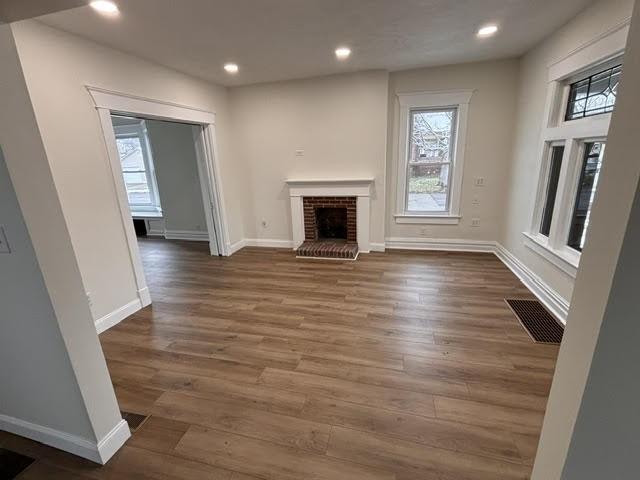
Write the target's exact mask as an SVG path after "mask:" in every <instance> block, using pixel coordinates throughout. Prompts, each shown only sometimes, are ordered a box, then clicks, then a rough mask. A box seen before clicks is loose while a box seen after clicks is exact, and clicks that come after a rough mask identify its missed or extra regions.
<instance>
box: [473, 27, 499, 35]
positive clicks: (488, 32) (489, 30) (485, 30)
mask: <svg viewBox="0 0 640 480" xmlns="http://www.w3.org/2000/svg"><path fill="white" fill-rule="evenodd" d="M497 31H498V26H497V25H485V26H484V27H482V28H481V29H480V30H478V36H479V37H490V36H491V35H495V33H496V32H497Z"/></svg>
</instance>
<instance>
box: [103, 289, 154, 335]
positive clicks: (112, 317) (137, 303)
mask: <svg viewBox="0 0 640 480" xmlns="http://www.w3.org/2000/svg"><path fill="white" fill-rule="evenodd" d="M144 290H146V295H147V296H148V295H149V289H148V288H145V289H144ZM141 292H143V290H141V291H140V292H139V293H141ZM141 296H142V295H141ZM149 303H151V298H150V297H149ZM149 303H147V305H149ZM142 305H143V302H142V301H141V299H140V298H136V299H135V300H132V301H130V302H129V303H127V304H126V305H123V306H122V307H120V308H118V309H117V310H114V311H113V312H111V313H108V314H107V315H105V316H104V317H102V318H99V319H98V320H96V322H95V324H96V330H97V331H98V333H102V332H104V331H105V330H108V329H110V328H111V327H113V326H114V325H117V324H118V323H120V322H121V321H122V320H124V319H125V318H127V317H128V316H129V315H133V314H134V313H136V312H137V311H138V310H140V309H142Z"/></svg>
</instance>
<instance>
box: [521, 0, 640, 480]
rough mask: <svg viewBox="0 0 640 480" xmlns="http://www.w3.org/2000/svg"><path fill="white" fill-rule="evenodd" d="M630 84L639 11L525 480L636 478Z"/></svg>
mask: <svg viewBox="0 0 640 480" xmlns="http://www.w3.org/2000/svg"><path fill="white" fill-rule="evenodd" d="M600 7H602V5H600ZM639 83H640V5H639V6H637V7H636V12H635V13H634V17H633V22H632V24H631V29H630V34H629V44H628V49H627V53H626V57H625V67H624V71H623V74H622V83H621V86H620V89H619V100H618V102H617V106H616V110H615V112H614V113H613V118H612V121H611V129H610V132H609V138H608V140H609V141H608V144H607V161H606V162H604V165H603V168H602V172H601V176H600V184H599V187H598V193H597V195H596V198H595V203H594V205H593V209H592V217H591V223H590V232H589V235H588V237H587V241H586V245H585V248H584V251H583V254H582V259H581V263H582V265H581V267H580V269H579V271H578V276H577V278H576V284H575V292H574V294H573V300H572V304H571V310H570V312H569V318H568V320H567V327H566V330H565V335H564V340H563V342H562V346H561V347H560V354H559V356H558V363H557V367H556V373H555V376H554V379H553V384H552V386H551V393H550V396H549V402H548V404H547V414H546V416H545V419H544V425H543V429H542V435H541V438H540V444H539V447H538V455H537V458H536V462H535V465H534V469H533V475H532V479H533V480H559V479H565V480H600V479H605V478H607V479H609V478H610V479H614V478H615V479H632V478H637V476H638V451H639V450H640V441H639V439H640V437H639V436H638V431H640V416H639V415H638V404H639V402H640V390H639V384H638V364H639V363H640V349H639V348H638V342H639V341H640V328H639V326H638V320H639V318H640V310H639V306H638V305H639V304H638V277H639V276H640V261H639V258H640V257H639V253H638V244H639V242H640V162H639V161H638V149H637V145H638V121H637V117H638V113H637V112H638V108H640V92H639V91H638V88H637V85H638V84H639ZM634 198H635V200H634Z"/></svg>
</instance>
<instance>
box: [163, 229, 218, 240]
mask: <svg viewBox="0 0 640 480" xmlns="http://www.w3.org/2000/svg"><path fill="white" fill-rule="evenodd" d="M164 238H166V239H167V240H191V241H195V242H208V241H209V233H208V232H198V231H191V230H165V231H164Z"/></svg>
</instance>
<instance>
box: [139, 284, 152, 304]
mask: <svg viewBox="0 0 640 480" xmlns="http://www.w3.org/2000/svg"><path fill="white" fill-rule="evenodd" d="M138 298H139V299H140V303H141V307H140V308H144V307H146V306H147V305H151V293H150V292H149V287H144V288H141V289H140V290H138Z"/></svg>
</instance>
